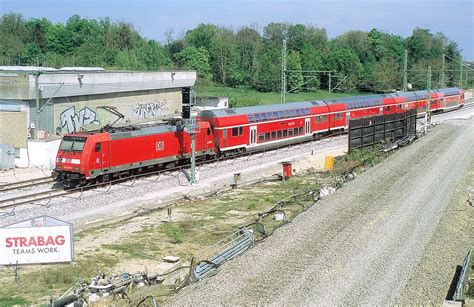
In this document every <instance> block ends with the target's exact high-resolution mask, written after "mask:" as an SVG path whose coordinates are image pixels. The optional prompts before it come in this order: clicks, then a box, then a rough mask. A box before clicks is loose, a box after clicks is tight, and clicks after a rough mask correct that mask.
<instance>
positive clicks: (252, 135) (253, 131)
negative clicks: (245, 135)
mask: <svg viewBox="0 0 474 307" xmlns="http://www.w3.org/2000/svg"><path fill="white" fill-rule="evenodd" d="M256 144H257V126H250V142H249V145H250V146H255V145H256Z"/></svg>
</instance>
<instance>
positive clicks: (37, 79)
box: [33, 73, 40, 113]
mask: <svg viewBox="0 0 474 307" xmlns="http://www.w3.org/2000/svg"><path fill="white" fill-rule="evenodd" d="M39 76H40V74H39V73H37V74H34V75H33V77H34V78H35V99H36V113H39V112H40V97H39V92H40V90H39Z"/></svg>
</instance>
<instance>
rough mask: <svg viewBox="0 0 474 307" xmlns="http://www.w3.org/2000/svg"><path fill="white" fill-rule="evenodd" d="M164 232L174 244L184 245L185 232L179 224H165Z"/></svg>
mask: <svg viewBox="0 0 474 307" xmlns="http://www.w3.org/2000/svg"><path fill="white" fill-rule="evenodd" d="M161 229H162V230H163V232H164V233H165V234H166V235H167V236H168V238H170V239H171V240H172V243H175V244H178V243H182V242H183V240H184V235H185V231H184V229H183V227H181V225H180V224H179V223H164V224H162V226H161Z"/></svg>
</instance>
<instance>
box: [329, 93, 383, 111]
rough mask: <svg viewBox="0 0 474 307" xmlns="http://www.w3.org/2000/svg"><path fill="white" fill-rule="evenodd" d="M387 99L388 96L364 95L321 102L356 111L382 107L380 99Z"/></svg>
mask: <svg viewBox="0 0 474 307" xmlns="http://www.w3.org/2000/svg"><path fill="white" fill-rule="evenodd" d="M385 97H389V96H388V95H366V96H354V97H345V98H336V99H324V100H323V101H324V102H325V103H326V104H328V105H332V104H345V105H346V106H347V108H348V109H357V108H361V107H372V106H378V105H382V99H383V98H385Z"/></svg>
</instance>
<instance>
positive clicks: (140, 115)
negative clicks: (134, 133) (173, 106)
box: [133, 101, 167, 119]
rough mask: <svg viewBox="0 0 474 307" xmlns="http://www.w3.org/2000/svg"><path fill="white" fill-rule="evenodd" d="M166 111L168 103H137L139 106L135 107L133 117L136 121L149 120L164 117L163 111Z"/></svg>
mask: <svg viewBox="0 0 474 307" xmlns="http://www.w3.org/2000/svg"><path fill="white" fill-rule="evenodd" d="M165 110H167V108H166V101H152V102H147V103H137V105H136V106H134V107H133V116H134V117H135V118H136V119H149V118H153V117H157V116H160V115H162V111H165Z"/></svg>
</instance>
